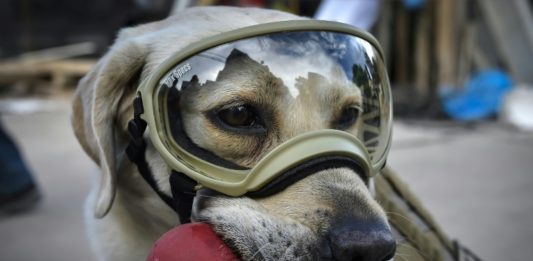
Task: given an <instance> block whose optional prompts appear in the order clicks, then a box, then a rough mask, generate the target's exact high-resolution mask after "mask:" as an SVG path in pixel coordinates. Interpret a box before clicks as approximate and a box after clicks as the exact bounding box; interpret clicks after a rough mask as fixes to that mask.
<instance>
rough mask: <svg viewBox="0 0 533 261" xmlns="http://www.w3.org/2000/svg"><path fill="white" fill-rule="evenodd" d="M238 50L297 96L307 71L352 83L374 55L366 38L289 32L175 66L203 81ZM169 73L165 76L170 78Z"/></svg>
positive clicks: (234, 45)
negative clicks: (187, 68)
mask: <svg viewBox="0 0 533 261" xmlns="http://www.w3.org/2000/svg"><path fill="white" fill-rule="evenodd" d="M234 49H238V50H240V51H242V52H244V53H246V54H247V55H248V56H249V57H250V58H252V59H254V60H256V61H257V62H260V63H263V64H265V65H266V66H268V68H269V69H270V71H271V72H272V74H274V75H275V76H276V77H279V78H281V79H282V80H283V82H284V84H285V85H286V87H287V88H288V89H289V91H290V93H291V94H292V95H293V96H294V97H295V96H297V95H298V90H297V89H296V87H295V82H296V79H297V78H298V77H303V78H307V77H308V73H317V74H320V75H322V76H324V77H326V78H329V79H330V80H334V81H336V82H339V81H341V83H342V81H347V82H351V81H352V78H353V71H352V67H353V65H357V66H359V67H362V68H364V69H365V71H367V72H369V71H370V70H369V66H373V65H371V64H368V63H371V61H372V59H373V58H374V55H375V53H374V48H373V47H372V46H371V45H370V43H368V42H367V41H365V40H362V39H360V38H357V37H354V36H349V35H345V34H342V33H332V32H323V31H322V32H319V31H307V32H286V33H276V34H270V35H265V36H258V37H254V38H249V39H243V40H239V41H235V42H232V43H228V44H223V45H220V46H217V47H215V48H212V49H209V50H207V51H204V52H202V53H200V54H197V55H195V56H193V57H192V58H191V59H188V60H187V61H186V62H183V63H181V64H180V65H178V66H176V67H175V69H179V68H180V67H181V66H183V65H184V64H186V63H189V64H190V66H191V68H192V69H191V71H189V72H187V73H186V74H184V75H183V76H182V77H181V78H180V79H179V81H178V84H177V85H176V86H178V88H179V86H181V82H182V81H189V80H190V79H191V78H192V76H193V75H197V76H198V77H199V81H200V83H201V84H203V83H205V82H206V81H208V80H210V81H214V80H216V78H217V75H218V73H219V72H220V71H221V70H222V69H223V68H224V65H225V59H226V58H227V57H228V55H229V54H230V53H231V51H232V50H234ZM334 70H337V71H342V72H343V73H344V77H341V78H342V79H341V78H340V77H338V73H337V74H335V75H336V77H332V75H333V74H332V72H333V71H334ZM169 75H170V73H168V74H167V75H166V76H165V77H164V78H166V77H168V76H169Z"/></svg>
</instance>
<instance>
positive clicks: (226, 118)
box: [218, 105, 257, 128]
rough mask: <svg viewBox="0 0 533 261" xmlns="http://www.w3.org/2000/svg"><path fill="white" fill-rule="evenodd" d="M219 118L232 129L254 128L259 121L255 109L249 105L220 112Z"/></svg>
mask: <svg viewBox="0 0 533 261" xmlns="http://www.w3.org/2000/svg"><path fill="white" fill-rule="evenodd" d="M218 117H219V118H220V119H221V120H222V122H224V123H225V124H227V125H229V126H231V127H236V128H239V127H252V126H254V124H255V123H256V121H257V116H256V115H255V113H254V110H253V108H251V107H250V106H248V105H238V106H234V107H230V108H227V109H223V110H221V111H219V112H218Z"/></svg>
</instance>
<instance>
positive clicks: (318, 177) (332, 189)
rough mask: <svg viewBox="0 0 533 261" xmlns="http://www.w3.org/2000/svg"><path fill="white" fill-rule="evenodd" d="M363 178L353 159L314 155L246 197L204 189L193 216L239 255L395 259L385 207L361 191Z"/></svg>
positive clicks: (364, 187)
mask: <svg viewBox="0 0 533 261" xmlns="http://www.w3.org/2000/svg"><path fill="white" fill-rule="evenodd" d="M364 177H365V176H364V174H363V171H362V169H361V167H360V166H359V164H357V162H356V161H355V160H352V159H350V158H347V157H338V156H337V157H321V158H316V159H313V160H310V161H308V162H305V164H300V165H298V166H296V167H294V168H292V169H290V170H288V171H286V172H285V173H283V174H282V175H280V176H278V177H277V178H275V179H274V180H273V181H272V182H271V183H269V184H268V185H267V186H265V187H263V188H262V189H261V190H258V191H254V192H253V193H248V194H247V195H245V196H243V197H227V196H224V195H222V194H220V193H218V192H215V191H213V190H210V189H201V190H199V191H198V192H197V198H196V199H195V204H194V208H195V209H194V210H193V220H195V221H200V222H205V223H208V224H209V225H211V227H212V228H213V230H214V231H215V232H216V233H217V235H218V236H219V237H220V238H221V239H222V240H223V241H224V242H225V244H226V245H227V246H228V247H229V248H230V249H231V250H232V251H233V252H234V253H235V254H236V255H237V256H238V257H239V258H240V259H241V260H352V259H353V257H361V260H367V259H365V258H366V257H370V258H371V259H368V260H379V261H383V260H389V259H390V258H391V257H392V256H393V255H394V248H395V244H394V239H393V237H392V234H391V232H390V229H389V227H388V225H387V222H386V219H385V218H384V215H382V214H379V213H380V210H376V209H379V206H377V204H375V203H370V201H372V200H373V199H371V196H369V193H367V192H365V193H364V194H365V195H362V194H361V191H362V190H368V189H367V184H368V183H367V179H366V178H364ZM315 182H317V183H315ZM319 183H320V184H322V187H319V186H316V184H319ZM351 188H354V189H353V190H347V189H351ZM295 191H296V192H295ZM312 194H313V195H312ZM307 195H308V196H307ZM279 197H282V198H283V199H282V200H278V199H279ZM298 197H299V198H298ZM275 198H278V199H275ZM272 199H274V200H272ZM268 200H271V202H276V205H275V206H272V205H269V204H270V203H265V201H268ZM278 202H279V204H278ZM302 202H306V203H302ZM304 204H305V205H304ZM374 257H375V258H374ZM347 258H348V259H347ZM357 260H359V259H357Z"/></svg>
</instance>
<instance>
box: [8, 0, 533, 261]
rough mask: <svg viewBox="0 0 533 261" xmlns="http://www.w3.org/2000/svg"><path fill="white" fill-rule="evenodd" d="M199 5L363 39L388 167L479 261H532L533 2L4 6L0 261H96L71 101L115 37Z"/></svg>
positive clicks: (125, 1) (24, 1) (288, 0)
mask: <svg viewBox="0 0 533 261" xmlns="http://www.w3.org/2000/svg"><path fill="white" fill-rule="evenodd" d="M196 5H238V6H257V7H263V8H274V9H278V10H283V11H288V12H292V13H295V14H299V15H304V16H308V17H315V18H317V19H324V20H335V21H340V22H344V23H349V24H352V25H354V26H357V27H360V28H363V29H365V30H368V31H370V32H371V33H373V34H374V35H375V36H376V37H377V38H378V40H379V41H380V42H381V44H382V47H383V50H384V53H385V56H386V61H387V66H388V72H389V77H390V81H391V83H392V90H393V98H394V112H395V125H394V138H393V140H394V141H393V145H392V150H391V153H390V156H389V160H388V165H389V166H391V167H392V169H394V170H395V171H396V172H397V173H398V174H399V175H400V176H401V177H402V178H403V179H404V180H405V181H406V182H407V183H408V184H409V185H410V187H411V188H412V189H413V191H414V192H415V193H416V194H417V195H418V196H419V197H420V200H421V201H422V203H423V204H424V205H425V206H426V207H427V208H428V209H429V210H430V211H431V213H432V214H433V215H434V217H435V219H436V220H437V222H439V223H440V224H441V225H442V227H443V228H444V230H445V232H446V233H447V234H448V235H449V236H450V237H452V238H455V239H458V240H459V241H460V242H461V243H464V244H465V245H467V246H469V247H470V248H471V249H472V250H473V251H474V252H475V253H477V254H478V255H479V256H480V257H481V258H483V259H484V260H531V254H530V253H529V250H530V248H531V242H533V226H532V225H531V222H532V221H533V189H532V188H533V19H532V13H533V11H532V8H533V7H532V6H533V5H532V1H529V0H351V1H349V0H323V1H320V0H306V1H295V0H284V1H282V0H279V1H276V0H225V1H224V0H221V1H216V0H197V1H194V0H189V1H187V0H185V1H181V0H90V1H89V0H70V1H68V0H2V1H0V35H1V37H0V211H1V212H0V260H19V261H21V260H94V256H93V255H92V254H91V253H90V250H89V247H88V245H87V244H88V241H87V239H86V234H85V228H84V223H83V209H82V207H83V203H84V199H85V197H86V195H87V194H88V191H89V188H90V186H91V183H92V182H93V178H94V177H95V175H97V174H96V173H97V171H98V170H97V166H96V165H95V164H94V163H93V162H92V161H90V159H89V157H88V156H87V155H85V154H84V152H83V151H82V149H81V147H80V146H79V144H78V142H77V141H76V139H75V137H74V135H73V132H72V130H71V126H70V120H69V114H70V98H71V95H72V92H73V90H74V88H75V86H76V83H77V81H78V80H79V79H80V78H81V77H82V76H83V75H84V74H85V73H87V72H88V71H89V70H90V68H91V66H92V65H93V64H94V63H95V62H96V60H97V59H98V57H100V56H101V55H102V54H104V53H105V51H106V50H107V49H108V47H109V46H110V45H111V44H112V42H113V39H114V37H115V35H116V33H117V31H118V30H119V29H120V28H122V27H126V26H133V25H136V24H140V23H145V22H149V21H155V20H160V19H163V18H165V17H167V16H168V15H170V14H172V13H176V12H179V10H182V9H184V8H187V7H190V6H196ZM22 162H25V164H23V163H22Z"/></svg>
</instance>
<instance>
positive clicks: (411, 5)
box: [403, 0, 426, 10]
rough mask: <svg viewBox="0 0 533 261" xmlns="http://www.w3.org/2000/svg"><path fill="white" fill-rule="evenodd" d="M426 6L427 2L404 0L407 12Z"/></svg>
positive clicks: (424, 0) (423, 0)
mask: <svg viewBox="0 0 533 261" xmlns="http://www.w3.org/2000/svg"><path fill="white" fill-rule="evenodd" d="M425 4H426V0H403V5H404V6H405V9H407V10H417V9H420V8H422V7H424V5H425Z"/></svg>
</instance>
